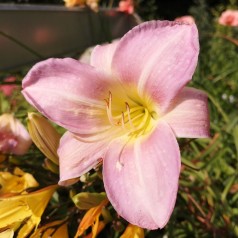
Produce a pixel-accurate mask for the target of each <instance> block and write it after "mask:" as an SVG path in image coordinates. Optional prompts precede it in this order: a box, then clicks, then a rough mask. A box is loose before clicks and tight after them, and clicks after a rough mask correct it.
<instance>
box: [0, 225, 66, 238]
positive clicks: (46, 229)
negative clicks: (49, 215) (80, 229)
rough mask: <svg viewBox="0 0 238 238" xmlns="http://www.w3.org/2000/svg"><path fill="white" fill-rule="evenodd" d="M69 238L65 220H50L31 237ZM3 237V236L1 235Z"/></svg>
mask: <svg viewBox="0 0 238 238" xmlns="http://www.w3.org/2000/svg"><path fill="white" fill-rule="evenodd" d="M39 237H40V238H49V237H50V238H68V237H69V235H68V227H67V223H66V222H65V221H54V222H50V223H48V224H46V225H44V226H42V227H41V228H39V229H37V230H36V231H35V232H34V234H32V235H31V236H30V238H39ZM0 238H1V236H0Z"/></svg>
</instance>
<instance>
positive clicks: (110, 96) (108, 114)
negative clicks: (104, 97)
mask: <svg viewBox="0 0 238 238" xmlns="http://www.w3.org/2000/svg"><path fill="white" fill-rule="evenodd" d="M107 116H108V119H109V121H110V123H111V124H112V125H114V126H117V125H118V124H117V123H115V121H114V119H113V116H112V93H111V92H110V91H109V99H108V103H107Z"/></svg>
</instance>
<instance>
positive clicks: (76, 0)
mask: <svg viewBox="0 0 238 238" xmlns="http://www.w3.org/2000/svg"><path fill="white" fill-rule="evenodd" d="M64 2H65V6H66V7H75V6H82V5H85V3H86V0H64Z"/></svg>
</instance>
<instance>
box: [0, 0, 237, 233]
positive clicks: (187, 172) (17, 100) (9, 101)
mask: <svg viewBox="0 0 238 238" xmlns="http://www.w3.org/2000/svg"><path fill="white" fill-rule="evenodd" d="M0 3H15V4H29V3H30V4H54V5H64V2H62V1H60V0H59V1H57V0H54V1H27V0H18V1H0ZM118 4H119V1H106V0H101V1H100V2H99V9H100V7H103V8H107V7H109V6H110V7H113V8H115V9H117V8H118ZM134 9H135V12H136V13H137V14H138V16H140V18H141V19H143V20H145V21H146V20H152V19H168V20H174V19H175V18H177V17H181V16H184V15H191V16H193V18H194V19H195V22H196V24H197V26H198V30H199V37H200V55H199V63H198V66H197V69H196V72H195V74H194V76H193V80H192V81H191V83H190V86H193V87H195V88H198V89H201V90H204V91H205V92H206V93H207V95H208V99H209V112H210V126H211V138H209V139H178V141H179V144H180V149H181V153H182V170H181V175H180V184H179V191H178V196H177V201H176V205H175V209H174V211H173V214H172V216H171V218H170V221H169V223H168V224H167V225H166V227H165V228H164V229H161V230H154V231H149V230H144V231H141V230H139V231H135V230H133V232H134V233H133V234H134V235H133V236H132V235H128V234H126V233H125V229H126V227H127V226H128V223H127V222H126V221H125V220H123V219H122V218H120V217H119V216H117V214H116V212H115V210H114V209H113V207H112V206H111V205H110V204H108V203H107V201H106V200H105V199H106V195H105V194H104V193H103V192H104V188H103V183H102V180H101V178H102V176H101V170H100V168H99V169H98V170H94V171H91V172H90V173H89V174H87V175H86V176H84V177H82V178H81V179H80V181H79V182H78V183H76V184H74V185H73V186H70V187H57V188H56V187H54V186H53V187H52V186H51V185H54V184H57V181H58V162H57V155H55V150H56V149H55V150H54V149H52V147H51V148H48V147H50V146H47V145H45V144H47V143H48V144H49V143H53V144H54V145H53V147H54V146H56V145H57V143H58V141H59V137H60V136H59V135H61V134H62V133H63V132H64V130H63V129H62V128H59V127H57V126H56V125H53V126H52V124H49V122H48V121H47V120H46V119H44V118H42V117H41V116H40V115H39V114H30V116H28V112H35V113H36V111H35V109H33V108H32V107H31V106H30V105H29V104H28V103H27V102H26V101H25V99H24V98H23V96H22V95H21V93H20V91H21V81H22V79H23V77H24V76H25V75H26V73H27V72H28V70H29V69H30V68H31V66H32V65H33V63H32V64H31V65H26V66H22V67H21V68H17V69H7V70H1V72H0V80H1V84H2V85H8V86H9V85H10V87H11V89H12V90H11V93H10V94H6V93H5V92H4V90H3V89H1V91H2V92H1V94H0V100H1V101H0V113H1V114H5V113H13V114H14V117H15V118H17V119H19V120H20V121H21V122H22V123H23V124H24V125H25V126H26V127H28V131H29V132H30V135H31V137H32V140H33V141H34V143H33V144H32V145H31V146H30V148H29V150H28V151H27V152H26V153H24V154H23V155H15V154H13V153H2V154H1V158H0V162H1V164H0V169H1V172H0V184H1V189H0V200H1V201H0V209H2V210H1V211H2V212H0V237H12V235H13V233H12V231H9V229H13V230H14V231H15V234H14V237H20V238H21V237H25V236H24V235H18V236H17V234H18V232H23V230H24V229H26V230H27V229H29V230H31V229H30V228H29V227H30V226H29V224H28V223H27V221H29V219H32V220H31V222H32V223H33V224H34V225H37V224H38V223H39V221H38V220H37V219H38V218H41V221H40V223H39V226H38V230H37V232H38V234H36V233H34V234H33V231H34V229H32V230H31V231H30V233H29V234H28V235H27V236H26V237H32V238H34V237H49V234H51V237H53V238H57V237H66V238H67V237H76V233H77V232H78V234H80V232H82V233H83V234H84V235H83V236H82V237H96V236H97V237H99V238H100V237H101V238H106V237H110V238H117V237H122V238H125V237H147V238H159V237H163V238H166V237H168V238H170V237H176V238H177V237H178V238H183V237H199V238H200V237H201V238H202V237H204V238H209V237H238V97H237V95H238V26H225V25H221V24H219V23H218V19H219V17H220V15H221V14H222V12H223V11H225V10H227V9H234V10H238V1H236V0H226V1H225V0H223V1H209V0H207V1H205V0H194V1H188V0H187V1H185V0H183V1H182V0H181V1H172V0H166V1H156V0H137V1H134ZM95 14H97V13H95ZM123 14H133V13H127V12H126V13H123ZM0 26H1V5H0ZM86 27H90V26H86ZM0 31H1V29H0ZM0 37H4V36H3V35H2V34H1V35H0ZM15 40H16V44H17V43H19V42H17V39H15ZM21 43H24V42H21ZM69 44H70V42H69ZM24 47H25V46H24ZM30 50H31V49H30ZM32 53H33V54H34V53H35V52H32ZM37 53H40V52H37ZM74 56H75V58H77V59H78V58H79V57H80V55H79V54H78V52H75V55H74ZM0 57H1V58H4V55H2V54H1V45H0ZM1 87H2V86H1ZM39 121H40V123H38V122H39ZM42 125H43V128H44V129H42V128H41V126H42ZM0 127H1V126H0ZM45 128H47V130H45ZM49 131H51V133H48V134H50V135H48V134H47V132H49ZM56 131H57V132H56ZM39 134H40V136H39ZM47 136H49V137H47ZM33 137H34V138H33ZM42 137H45V138H47V139H46V141H43V142H42V141H39V140H40V139H39V138H41V139H42ZM0 139H2V138H1V137H0ZM43 140H44V139H43ZM42 143H43V144H44V143H45V144H44V145H43V144H42ZM44 146H46V147H47V148H45V147H44ZM52 150H53V152H52ZM49 151H50V152H49ZM49 153H51V154H50V155H49ZM52 154H53V155H52ZM47 155H48V156H47ZM46 157H47V159H45V158H46ZM16 168H17V170H18V169H20V172H19V171H17V172H16ZM6 173H8V174H6ZM26 174H27V176H26ZM31 175H32V176H33V177H34V179H35V180H36V181H37V182H36V181H34V182H33V184H34V185H33V186H32V187H31V186H28V185H29V183H30V182H29V181H32V178H31V179H29V176H31ZM6 181H7V182H6ZM16 183H17V185H18V188H19V187H20V188H19V190H17V191H15V192H14V196H13V195H12V193H13V192H12V191H11V190H10V187H13V185H14V184H16ZM19 184H20V185H19ZM26 184H27V185H26ZM14 186H15V185H14ZM47 186H51V187H47ZM46 187H47V188H49V189H48V190H43V192H39V193H35V195H34V196H36V197H37V196H39V198H40V201H41V198H42V200H44V199H43V198H45V199H48V200H49V203H48V205H47V202H48V201H46V202H45V204H41V205H40V206H41V209H40V210H41V212H40V213H39V214H40V215H36V213H35V211H34V208H32V214H34V216H33V215H31V216H29V214H27V215H26V214H25V213H24V212H22V211H20V210H18V207H17V205H16V201H17V199H18V197H19V199H20V196H21V195H22V194H30V193H31V192H33V191H38V190H40V189H42V188H46ZM45 192H47V194H48V195H46V194H45ZM82 192H84V193H82ZM88 193H90V194H88ZM91 193H93V194H91ZM9 194H11V195H9ZM34 196H33V198H31V197H30V196H29V201H30V199H33V200H32V201H31V202H30V203H32V204H33V207H35V206H36V204H34V202H35V197H34ZM148 196H149V194H148ZM7 198H8V199H7ZM6 199H7V201H8V203H7V202H6ZM14 199H15V200H14ZM9 201H10V202H9ZM105 201H106V202H105ZM42 203H43V202H42ZM12 204H15V205H16V207H15V205H14V206H13V207H12ZM28 205H29V204H28ZM46 205H47V206H46ZM29 206H30V205H29ZM12 209H15V210H14V211H13V210H12ZM4 211H5V212H6V213H7V212H8V217H6V216H5V215H4V214H5V213H4ZM18 212H19V213H18ZM16 214H19V216H20V217H23V218H24V219H22V220H21V219H18V217H17V216H18V215H16ZM24 216H25V217H24ZM16 217H17V218H16ZM29 217H30V218H29ZM32 217H34V219H33V218H32ZM85 217H86V218H85ZM99 217H100V218H99ZM91 218H93V219H94V220H92V221H91V220H90V219H91ZM16 219H17V220H16ZM83 219H86V221H85V220H83ZM97 219H98V223H97V222H96V221H95V220H97ZM9 221H10V222H9ZM82 221H84V222H85V223H87V224H86V225H85V224H82ZM79 224H81V226H80V225H79ZM95 224H97V225H95ZM34 225H33V227H34ZM49 227H50V228H51V230H50V229H49ZM46 228H47V229H46ZM95 230H96V231H95ZM1 232H2V235H1ZM4 232H5V233H4ZM6 232H7V233H6ZM47 232H51V233H47ZM57 232H58V233H57ZM136 232H138V234H137V236H136V235H135V234H136ZM44 233H45V236H43V235H44ZM94 233H95V234H97V235H95V234H94ZM142 233H144V234H142ZM20 234H23V233H20ZM39 234H43V235H42V236H37V235H39ZM62 234H64V236H62ZM123 234H124V235H123ZM131 234H132V233H131ZM4 235H5V236H4Z"/></svg>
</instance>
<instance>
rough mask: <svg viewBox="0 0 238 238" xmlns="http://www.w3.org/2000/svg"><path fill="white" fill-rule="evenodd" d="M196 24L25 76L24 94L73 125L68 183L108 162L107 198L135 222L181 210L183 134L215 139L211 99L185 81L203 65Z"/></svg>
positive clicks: (148, 32) (140, 33) (151, 225)
mask: <svg viewBox="0 0 238 238" xmlns="http://www.w3.org/2000/svg"><path fill="white" fill-rule="evenodd" d="M198 52H199V43H198V33H197V28H196V25H195V24H193V25H188V24H181V23H177V22H169V21H151V22H147V23H143V24H141V25H139V26H137V27H135V28H134V29H132V30H131V31H129V32H128V33H127V34H126V35H125V36H124V37H122V39H121V40H119V41H118V42H115V43H113V44H108V45H103V46H97V47H95V48H94V50H93V52H92V56H91V65H87V64H83V63H80V62H78V61H76V60H73V59H70V58H66V59H49V60H46V61H43V62H40V63H38V64H36V65H35V66H34V67H33V68H32V69H31V70H30V72H29V73H28V74H27V76H26V77H25V79H24V80H23V95H24V96H25V98H26V99H27V101H28V102H30V103H31V104H32V105H33V106H34V107H36V108H37V109H38V110H39V111H40V112H41V113H43V114H44V115H45V116H46V117H48V118H49V119H51V120H52V121H54V122H56V123H58V124H59V125H61V126H63V127H65V128H66V129H67V130H68V132H66V133H65V135H64V136H63V137H62V139H61V142H60V147H59V149H58V154H59V157H60V181H59V184H61V185H67V184H70V183H72V182H71V181H72V179H73V178H76V177H79V176H81V175H82V174H84V173H86V172H88V171H89V170H90V169H91V168H93V167H95V166H96V165H97V164H98V162H99V161H100V160H101V159H102V158H103V180H104V186H105V190H106V192H107V196H108V198H109V200H110V202H111V203H112V205H113V206H114V208H115V209H116V211H117V212H118V214H119V215H120V216H122V217H123V218H125V219H126V220H127V221H129V222H130V223H131V224H134V225H137V226H140V227H143V228H147V229H157V228H162V227H164V226H165V225H166V223H167V222H168V220H169V217H170V215H171V213H172V211H173V208H174V205H175V201H176V195H177V190H178V180H179V174H180V165H181V161H180V151H179V146H178V143H177V140H176V136H178V137H208V136H209V119H208V109H207V97H206V95H205V93H203V92H202V91H200V90H197V89H194V88H190V87H185V85H186V84H187V83H188V82H189V81H190V80H191V78H192V75H193V73H194V70H195V68H196V65H197V58H198Z"/></svg>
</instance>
